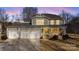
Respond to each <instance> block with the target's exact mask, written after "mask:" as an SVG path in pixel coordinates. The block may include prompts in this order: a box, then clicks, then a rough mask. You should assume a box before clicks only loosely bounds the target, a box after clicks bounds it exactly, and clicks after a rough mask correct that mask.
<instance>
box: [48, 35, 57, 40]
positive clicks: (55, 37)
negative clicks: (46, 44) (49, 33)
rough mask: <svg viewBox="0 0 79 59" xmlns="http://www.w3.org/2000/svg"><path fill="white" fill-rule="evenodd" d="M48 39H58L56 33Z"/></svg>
mask: <svg viewBox="0 0 79 59" xmlns="http://www.w3.org/2000/svg"><path fill="white" fill-rule="evenodd" d="M49 40H58V35H54V36H53V37H51V38H49Z"/></svg>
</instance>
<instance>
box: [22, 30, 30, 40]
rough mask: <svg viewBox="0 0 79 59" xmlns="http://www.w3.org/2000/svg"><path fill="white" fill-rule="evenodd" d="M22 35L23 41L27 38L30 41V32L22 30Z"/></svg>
mask: <svg viewBox="0 0 79 59" xmlns="http://www.w3.org/2000/svg"><path fill="white" fill-rule="evenodd" d="M20 34H21V36H20V38H21V39H26V38H27V39H29V31H25V30H22V31H21V32H20Z"/></svg>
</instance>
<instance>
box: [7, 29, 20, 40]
mask: <svg viewBox="0 0 79 59" xmlns="http://www.w3.org/2000/svg"><path fill="white" fill-rule="evenodd" d="M7 36H8V38H9V39H17V38H18V37H19V35H18V32H17V29H15V28H13V29H8V30H7Z"/></svg>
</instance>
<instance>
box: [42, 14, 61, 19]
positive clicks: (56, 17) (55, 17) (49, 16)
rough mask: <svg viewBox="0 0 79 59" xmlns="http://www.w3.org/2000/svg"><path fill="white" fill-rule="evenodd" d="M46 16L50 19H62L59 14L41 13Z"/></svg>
mask: <svg viewBox="0 0 79 59" xmlns="http://www.w3.org/2000/svg"><path fill="white" fill-rule="evenodd" d="M42 15H44V16H46V17H48V18H49V19H50V20H52V19H53V20H57V19H58V20H62V18H61V17H60V16H59V15H55V14H42Z"/></svg>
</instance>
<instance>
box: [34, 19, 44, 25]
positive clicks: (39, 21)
mask: <svg viewBox="0 0 79 59" xmlns="http://www.w3.org/2000/svg"><path fill="white" fill-rule="evenodd" d="M36 25H44V20H41V19H40V20H36Z"/></svg>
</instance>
